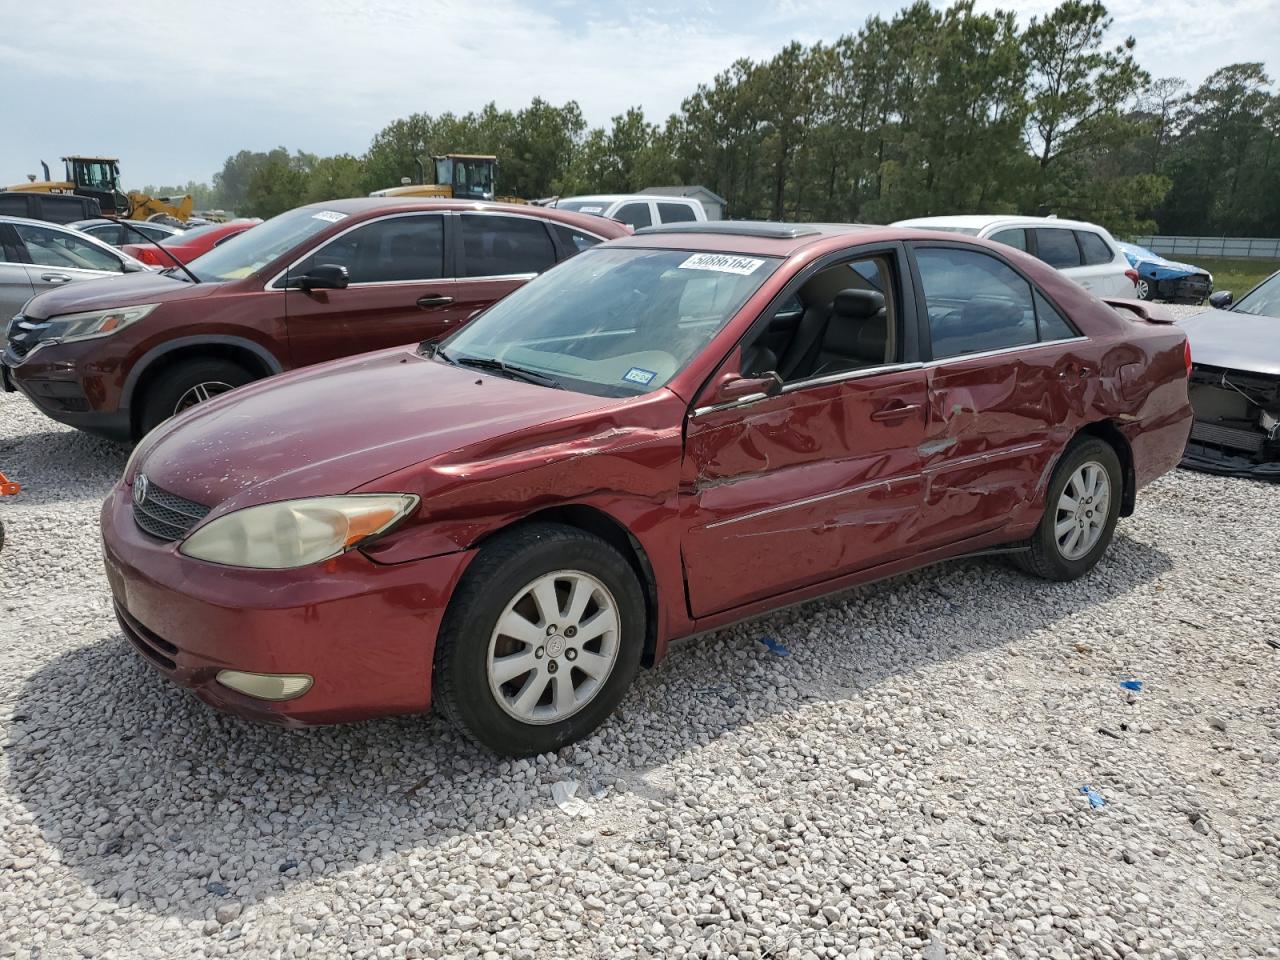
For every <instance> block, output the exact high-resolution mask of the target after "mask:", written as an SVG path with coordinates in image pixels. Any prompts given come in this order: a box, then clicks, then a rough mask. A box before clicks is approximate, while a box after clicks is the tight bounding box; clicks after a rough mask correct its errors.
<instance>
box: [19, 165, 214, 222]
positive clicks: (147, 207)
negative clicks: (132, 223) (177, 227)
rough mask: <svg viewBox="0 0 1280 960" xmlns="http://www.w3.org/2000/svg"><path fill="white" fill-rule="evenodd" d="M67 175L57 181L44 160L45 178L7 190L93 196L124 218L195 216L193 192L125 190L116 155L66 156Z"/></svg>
mask: <svg viewBox="0 0 1280 960" xmlns="http://www.w3.org/2000/svg"><path fill="white" fill-rule="evenodd" d="M62 162H63V163H64V164H65V165H66V171H65V173H66V178H65V179H63V180H54V179H53V178H52V177H51V176H50V175H49V165H48V164H47V163H45V162H44V161H43V160H41V161H40V166H42V167H43V168H44V179H43V180H37V179H36V178H35V174H31V175H30V176H28V177H27V182H26V183H19V184H16V185H15V186H12V187H5V188H4V189H5V190H14V191H17V192H19V193H71V194H75V195H76V196H78V197H92V198H93V199H94V200H97V201H98V205H99V206H100V207H102V215H103V216H104V217H119V218H121V219H124V220H178V221H182V222H183V223H185V222H186V221H187V220H190V219H191V212H192V207H193V205H194V201H193V200H192V198H191V196H190V194H184V195H183V196H180V197H150V196H147V195H146V194H145V193H140V192H138V191H137V190H130V191H129V192H128V193H125V192H124V191H123V190H121V189H120V161H119V160H117V159H115V158H114V157H63V158H62Z"/></svg>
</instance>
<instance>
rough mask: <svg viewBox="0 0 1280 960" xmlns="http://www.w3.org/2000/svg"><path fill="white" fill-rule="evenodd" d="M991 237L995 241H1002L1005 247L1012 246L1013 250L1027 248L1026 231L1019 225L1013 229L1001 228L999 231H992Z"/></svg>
mask: <svg viewBox="0 0 1280 960" xmlns="http://www.w3.org/2000/svg"><path fill="white" fill-rule="evenodd" d="M991 239H992V240H994V241H995V242H996V243H1003V244H1004V245H1005V246H1006V247H1013V249H1015V250H1026V249H1027V231H1025V230H1023V229H1022V228H1021V227H1017V228H1016V229H1013V230H1001V231H1000V232H999V233H993V234H992V235H991Z"/></svg>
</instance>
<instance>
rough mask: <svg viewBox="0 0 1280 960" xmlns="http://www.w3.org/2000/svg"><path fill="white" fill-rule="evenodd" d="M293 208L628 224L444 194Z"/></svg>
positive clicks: (598, 227)
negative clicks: (477, 213) (432, 212)
mask: <svg viewBox="0 0 1280 960" xmlns="http://www.w3.org/2000/svg"><path fill="white" fill-rule="evenodd" d="M295 209H297V210H332V211H334V212H335V213H345V214H347V215H349V216H352V217H375V216H378V215H380V214H385V213H396V212H398V211H405V212H409V211H413V210H459V211H466V210H477V211H480V212H489V213H513V214H520V215H523V216H526V217H537V218H539V219H542V220H555V221H558V222H560V223H563V224H565V225H566V226H572V227H573V228H574V229H578V230H584V231H586V232H587V233H591V234H594V235H596V236H602V237H604V238H605V239H609V235H608V233H605V232H602V225H603V224H610V225H611V226H610V227H608V228H605V229H608V230H610V231H612V230H615V229H616V230H630V227H624V226H623V225H622V224H621V223H619V222H618V221H616V220H610V219H608V218H606V217H597V216H594V215H593V214H589V213H578V212H576V211H573V210H557V209H556V208H555V207H543V206H539V205H538V204H535V203H495V202H493V201H488V200H454V199H451V198H447V197H444V198H442V197H348V198H346V199H344V200H325V201H324V202H322V203H309V204H307V205H306V206H303V207H296V208H295Z"/></svg>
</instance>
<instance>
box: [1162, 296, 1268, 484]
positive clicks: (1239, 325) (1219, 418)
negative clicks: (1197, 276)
mask: <svg viewBox="0 0 1280 960" xmlns="http://www.w3.org/2000/svg"><path fill="white" fill-rule="evenodd" d="M1209 302H1210V304H1212V305H1213V308H1214V309H1212V310H1206V311H1205V312H1204V313H1198V314H1196V315H1195V316H1194V317H1188V318H1187V319H1185V320H1183V321H1181V324H1180V325H1181V326H1182V328H1183V329H1184V330H1186V332H1187V339H1188V340H1189V341H1190V343H1191V360H1192V368H1191V384H1190V393H1191V405H1192V407H1193V408H1194V410H1195V423H1194V425H1193V426H1192V428H1191V439H1190V441H1188V443H1187V451H1186V455H1185V457H1184V459H1183V461H1182V465H1183V466H1184V467H1191V468H1193V469H1197V470H1207V471H1209V472H1211V473H1221V474H1228V475H1233V476H1245V477H1254V478H1256V479H1260V480H1262V479H1270V480H1280V271H1277V272H1276V273H1273V274H1272V275H1271V276H1269V277H1267V279H1266V280H1263V281H1262V283H1260V284H1258V285H1257V286H1256V287H1254V288H1253V289H1252V290H1250V291H1249V292H1248V293H1247V294H1245V296H1244V297H1242V298H1241V299H1240V301H1239V302H1238V303H1234V304H1233V303H1232V300H1231V294H1230V292H1228V291H1225V290H1224V291H1221V292H1219V293H1215V294H1214V295H1213V296H1212V297H1210V298H1209Z"/></svg>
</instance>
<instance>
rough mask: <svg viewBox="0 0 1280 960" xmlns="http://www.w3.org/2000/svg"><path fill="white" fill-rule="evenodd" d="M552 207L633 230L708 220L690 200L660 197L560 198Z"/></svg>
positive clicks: (695, 203) (697, 204)
mask: <svg viewBox="0 0 1280 960" xmlns="http://www.w3.org/2000/svg"><path fill="white" fill-rule="evenodd" d="M551 206H553V207H555V208H556V209H557V210H572V211H574V212H576V213H593V214H595V215H596V216H597V217H608V218H609V219H611V220H621V221H622V222H623V223H626V224H630V225H631V226H632V227H634V228H635V229H637V230H639V229H640V228H641V227H651V226H653V225H654V224H658V223H693V222H695V221H701V220H706V219H707V211H706V210H704V209H703V207H702V204H701V203H699V202H698V201H697V200H691V199H690V198H689V197H659V196H654V195H652V194H648V193H602V194H597V195H594V196H590V197H562V198H561V199H559V200H556V201H555V202H554V203H552V204H551Z"/></svg>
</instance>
